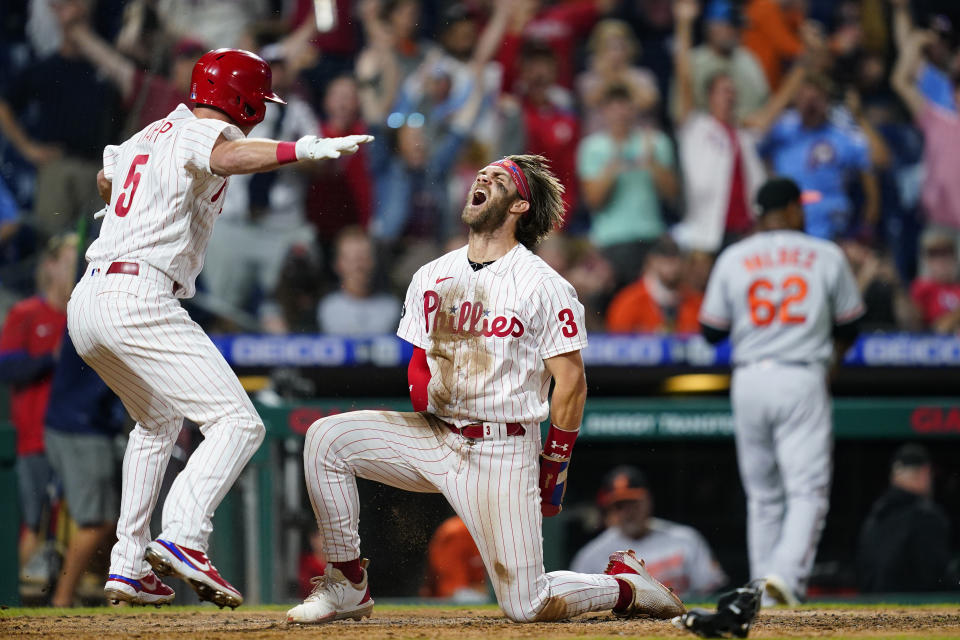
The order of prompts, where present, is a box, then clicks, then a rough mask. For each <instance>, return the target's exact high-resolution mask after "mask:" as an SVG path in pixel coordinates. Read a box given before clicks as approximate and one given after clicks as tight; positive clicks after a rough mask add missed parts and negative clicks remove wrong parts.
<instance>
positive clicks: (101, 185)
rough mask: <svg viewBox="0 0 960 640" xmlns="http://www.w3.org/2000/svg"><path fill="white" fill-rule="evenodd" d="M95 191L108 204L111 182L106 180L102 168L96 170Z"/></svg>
mask: <svg viewBox="0 0 960 640" xmlns="http://www.w3.org/2000/svg"><path fill="white" fill-rule="evenodd" d="M97 193H99V194H100V199H101V200H103V201H104V202H106V203H107V204H110V196H111V195H112V193H113V183H112V182H111V181H110V180H107V177H106V176H105V175H104V174H103V169H100V171H98V172H97Z"/></svg>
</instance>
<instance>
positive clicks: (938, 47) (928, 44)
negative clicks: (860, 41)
mask: <svg viewBox="0 0 960 640" xmlns="http://www.w3.org/2000/svg"><path fill="white" fill-rule="evenodd" d="M890 4H891V5H893V35H894V40H895V41H896V44H897V48H898V49H900V51H904V50H905V49H906V48H907V47H908V46H909V45H910V40H911V38H913V37H915V35H916V30H915V28H914V24H913V17H912V16H911V13H910V0H890ZM927 26H928V29H929V31H928V33H929V37H928V39H927V40H926V41H925V43H924V46H923V54H924V55H923V59H922V60H921V61H920V62H919V63H918V66H917V70H916V77H915V87H916V89H917V91H918V92H919V93H920V94H921V95H922V96H923V97H925V98H926V99H927V100H929V101H930V102H932V103H933V104H935V105H937V106H939V107H942V108H944V109H946V110H948V111H952V112H954V113H956V111H957V99H956V96H955V95H954V88H953V86H954V82H953V81H952V79H951V75H952V74H951V72H950V66H951V63H952V61H953V60H952V59H953V56H954V51H953V45H954V33H953V23H952V22H951V20H950V18H949V17H947V16H945V15H941V14H934V15H932V16H930V18H929V20H928V25H927Z"/></svg>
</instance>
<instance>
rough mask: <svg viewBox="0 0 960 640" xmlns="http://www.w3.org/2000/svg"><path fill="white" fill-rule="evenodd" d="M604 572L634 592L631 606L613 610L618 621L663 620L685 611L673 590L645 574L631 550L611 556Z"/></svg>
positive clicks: (642, 565) (641, 564)
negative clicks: (624, 583) (639, 618)
mask: <svg viewBox="0 0 960 640" xmlns="http://www.w3.org/2000/svg"><path fill="white" fill-rule="evenodd" d="M604 573H605V574H607V575H608V576H613V577H615V578H617V579H618V580H623V581H624V582H626V583H627V584H629V585H630V588H631V589H632V590H633V601H632V602H631V603H630V605H629V606H627V608H626V609H623V610H621V611H618V610H617V609H614V610H613V615H615V616H617V617H618V618H638V617H643V618H657V619H661V620H662V619H665V618H673V617H675V616H679V615H681V614H683V613H684V612H685V611H686V610H687V609H686V607H684V606H683V602H681V601H680V598H678V597H677V596H676V594H675V593H674V592H673V591H671V590H670V589H669V588H668V587H665V586H664V585H662V584H660V582H658V581H657V579H656V578H654V577H653V576H651V575H650V574H649V573H648V572H647V569H646V567H645V566H644V564H643V560H641V559H639V558H637V554H635V553H634V552H633V550H632V549H631V550H629V551H614V552H613V553H612V554H610V561H609V562H608V563H607V569H606V571H604Z"/></svg>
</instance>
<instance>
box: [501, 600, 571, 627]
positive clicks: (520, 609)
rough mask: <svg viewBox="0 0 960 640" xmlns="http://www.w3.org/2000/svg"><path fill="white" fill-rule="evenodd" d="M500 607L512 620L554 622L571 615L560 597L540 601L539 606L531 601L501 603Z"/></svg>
mask: <svg viewBox="0 0 960 640" xmlns="http://www.w3.org/2000/svg"><path fill="white" fill-rule="evenodd" d="M555 601H557V602H555ZM500 608H501V609H503V614H504V615H505V616H506V617H507V619H508V620H510V621H512V622H552V621H555V620H566V619H567V618H569V617H570V616H569V615H567V613H566V606H563V603H562V602H559V598H548V599H546V600H543V601H542V602H540V604H539V606H534V603H533V602H530V601H525V602H519V603H518V602H513V603H501V605H500Z"/></svg>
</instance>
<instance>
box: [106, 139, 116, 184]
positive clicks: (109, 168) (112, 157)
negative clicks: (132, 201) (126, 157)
mask: <svg viewBox="0 0 960 640" xmlns="http://www.w3.org/2000/svg"><path fill="white" fill-rule="evenodd" d="M119 159H120V147H118V146H117V145H115V144H108V145H107V146H105V147H104V148H103V177H104V178H106V179H107V180H110V181H111V182H112V181H113V173H114V171H113V170H114V168H115V167H116V166H117V160H119Z"/></svg>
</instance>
